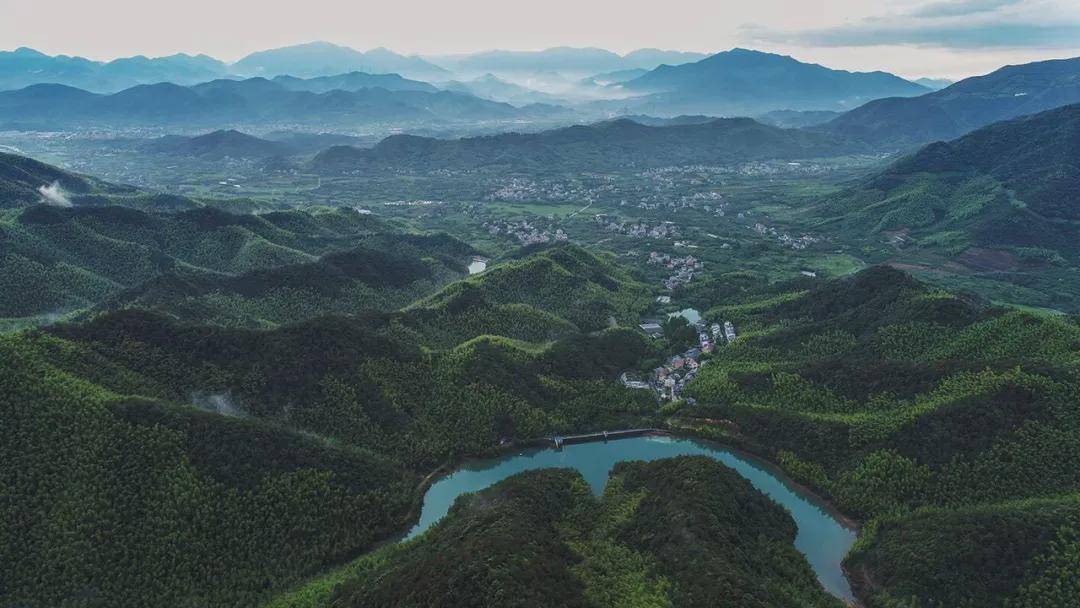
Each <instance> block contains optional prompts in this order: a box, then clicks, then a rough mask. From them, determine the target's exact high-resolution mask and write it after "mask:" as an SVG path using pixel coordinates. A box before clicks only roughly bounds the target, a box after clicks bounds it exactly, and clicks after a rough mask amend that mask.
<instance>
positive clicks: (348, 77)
mask: <svg viewBox="0 0 1080 608" xmlns="http://www.w3.org/2000/svg"><path fill="white" fill-rule="evenodd" d="M273 81H274V82H276V83H277V84H280V85H281V86H283V87H285V88H286V89H289V90H290V91H309V92H311V93H329V92H330V91H359V90H361V89H386V90H387V91H424V92H426V93H435V92H436V91H438V90H439V89H438V88H437V87H435V86H434V85H431V84H428V83H426V82H423V81H420V80H410V79H408V78H402V77H401V76H399V75H398V74H368V73H367V72H348V73H346V74H335V75H333V76H316V77H314V78H297V77H296V76H275V77H274V78H273Z"/></svg>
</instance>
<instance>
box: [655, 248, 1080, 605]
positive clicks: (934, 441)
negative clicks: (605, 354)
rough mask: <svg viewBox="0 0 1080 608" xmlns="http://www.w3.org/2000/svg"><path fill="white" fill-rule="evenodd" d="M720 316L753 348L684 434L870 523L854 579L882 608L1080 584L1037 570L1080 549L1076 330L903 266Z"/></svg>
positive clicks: (706, 384) (724, 360) (697, 389)
mask: <svg viewBox="0 0 1080 608" xmlns="http://www.w3.org/2000/svg"><path fill="white" fill-rule="evenodd" d="M706 316H707V317H712V318H721V319H726V320H730V321H731V322H732V323H734V325H735V326H736V327H737V328H742V329H741V330H740V331H742V333H741V334H740V337H739V338H738V339H737V340H736V341H735V342H734V343H732V344H729V345H727V346H726V347H723V348H718V349H717V350H716V352H715V353H714V355H713V357H712V358H711V359H710V360H709V364H708V365H707V366H704V367H703V368H702V370H701V372H700V373H699V375H698V377H697V379H696V380H695V381H694V382H693V383H692V384H691V385H690V386H689V387H688V389H687V390H688V393H689V395H690V396H691V397H693V398H694V399H696V404H695V405H693V406H689V407H686V406H684V407H683V408H681V410H680V411H679V412H678V414H676V415H677V416H678V417H679V418H680V419H681V420H680V426H683V427H684V428H691V429H695V431H696V432H698V433H700V434H701V435H703V436H705V437H713V438H717V439H720V440H723V441H730V442H735V443H736V444H737V445H743V446H746V447H749V448H750V449H752V450H755V451H758V452H760V453H763V454H766V455H768V456H771V457H772V458H773V459H775V460H776V461H777V462H779V463H780V464H781V466H782V467H783V468H784V469H785V470H787V471H788V472H789V473H790V474H791V475H793V476H794V477H795V478H796V479H797V480H798V481H801V482H803V483H806V484H809V485H811V486H812V487H814V488H816V489H817V490H818V491H820V492H821V493H823V494H824V495H826V496H828V497H829V498H830V499H831V500H832V501H833V503H834V504H835V505H836V506H837V507H838V508H839V509H840V510H841V511H842V512H844V513H845V514H849V515H851V516H854V517H857V518H860V519H861V520H863V521H864V522H869V523H867V524H866V525H865V526H864V527H863V532H862V536H861V538H860V541H859V543H858V544H857V546H856V548H855V550H854V552H853V554H852V557H851V558H850V561H849V563H848V564H847V565H848V571H849V572H851V573H852V574H853V577H852V580H853V583H854V585H855V587H856V588H857V589H860V590H861V591H862V593H861V595H860V597H861V599H863V600H865V601H866V603H867V605H871V606H882V607H884V606H890V605H897V604H896V602H900V603H903V602H907V601H909V600H908V598H911V597H917V598H918V600H917V603H919V604H920V605H922V604H927V605H929V604H930V603H932V602H937V601H945V602H946V603H962V602H963V601H967V600H966V599H963V600H962V599H961V598H978V599H977V600H976V601H977V603H978V604H979V605H986V606H996V607H1002V606H1011V605H1014V602H1017V601H1019V599H1020V598H1024V597H1028V591H1027V590H1026V587H1027V586H1029V585H1031V584H1033V583H1032V581H1035V580H1038V581H1040V582H1039V586H1040V588H1041V589H1042V590H1043V591H1048V590H1052V589H1054V588H1055V587H1054V586H1055V585H1063V586H1064V587H1067V586H1068V585H1067V583H1066V581H1067V580H1069V579H1068V575H1065V574H1063V572H1064V571H1063V570H1056V571H1053V572H1050V571H1047V570H1045V569H1044V568H1043V566H1041V565H1038V564H1041V563H1042V562H1038V561H1033V560H1035V559H1037V558H1036V556H1039V555H1045V556H1046V559H1054V560H1060V559H1063V558H1065V556H1066V555H1067V554H1068V553H1069V552H1070V551H1072V549H1066V550H1062V549H1061V546H1060V545H1058V544H1055V541H1054V540H1053V539H1055V538H1058V537H1059V530H1061V529H1064V528H1068V527H1069V526H1070V522H1073V521H1075V513H1076V510H1077V508H1078V503H1077V498H1076V495H1077V492H1078V491H1080V476H1078V475H1077V474H1076V471H1077V467H1078V466H1080V462H1078V461H1077V455H1076V452H1075V450H1074V449H1073V448H1074V446H1076V445H1080V409H1078V408H1077V407H1076V399H1075V395H1077V394H1080V392H1078V391H1080V376H1078V375H1077V370H1078V369H1080V368H1078V367H1077V364H1078V363H1080V325H1078V324H1077V322H1076V320H1075V319H1072V318H1069V317H1064V316H1058V317H1048V316H1036V315H1032V314H1029V313H1025V312H1020V311H1016V310H1005V309H996V308H993V307H990V306H989V305H987V304H986V303H984V302H978V301H974V300H973V299H971V298H968V297H963V296H957V295H955V294H951V293H948V292H945V291H942V290H940V289H935V288H933V287H930V286H928V285H926V284H924V283H921V282H919V281H916V280H913V279H912V278H910V277H908V276H907V275H905V274H904V273H902V272H900V271H898V270H896V269H893V268H887V267H873V268H870V269H867V270H864V271H862V272H860V273H858V274H856V275H854V276H851V277H847V278H845V279H837V280H830V281H822V282H817V281H815V282H809V283H807V284H801V285H800V284H787V285H778V286H775V287H774V288H773V289H772V290H771V291H766V292H759V293H744V294H734V295H732V296H730V297H729V298H727V299H726V300H725V301H724V302H722V303H719V304H718V305H717V306H716V307H714V308H712V309H710V310H708V311H707V312H706ZM1047 463H1052V464H1047ZM1027 503H1031V504H1030V505H1029V504H1027ZM1036 513H1038V514H1036ZM1069 538H1071V536H1069ZM1069 542H1072V541H1069ZM1070 546H1071V545H1070ZM915 547H927V548H928V550H929V551H930V554H932V555H933V556H934V557H932V558H924V557H922V556H921V550H916V549H914V548H915ZM1004 547H1009V549H1003V548H1004ZM1040 559H1041V558H1040ZM864 568H865V569H864ZM988 572H992V573H993V574H991V575H987V574H985V573H988ZM1032 597H1036V596H1032ZM1038 597H1045V596H1042V595H1039V596H1038ZM943 598H949V599H948V600H946V599H943ZM1066 604H1067V603H1066ZM1020 605H1024V604H1022V603H1021V604H1020ZM1032 605H1038V604H1037V603H1036V604H1032ZM1049 605H1054V604H1053V602H1051V603H1050V604H1049Z"/></svg>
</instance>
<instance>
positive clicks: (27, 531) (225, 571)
mask: <svg viewBox="0 0 1080 608" xmlns="http://www.w3.org/2000/svg"><path fill="white" fill-rule="evenodd" d="M91 371H93V372H94V374H97V375H109V376H110V378H111V381H112V384H113V385H114V386H115V387H116V388H118V389H120V392H114V391H112V390H109V389H107V388H104V387H103V386H101V385H99V384H96V383H94V382H92V381H91V380H89V379H87V378H86V377H84V376H88V375H90V374H89V372H91ZM143 387H147V383H146V382H145V381H144V380H143V379H141V378H139V377H138V376H137V375H136V374H134V373H131V372H129V371H126V370H123V369H121V368H120V367H119V366H117V365H116V364H114V363H111V362H109V361H107V360H105V359H103V358H102V357H100V356H98V355H96V354H95V353H94V352H93V351H92V350H90V349H86V348H83V347H81V346H79V345H78V344H75V343H72V342H68V341H64V340H59V339H56V338H54V337H49V336H15V337H10V336H7V337H0V389H2V390H0V394H2V395H3V398H0V417H2V419H3V421H4V434H5V440H4V442H3V444H2V445H0V481H2V483H3V486H4V488H5V491H4V494H5V499H4V500H3V501H2V502H0V541H2V542H0V571H3V572H4V581H3V584H2V585H0V604H3V605H5V606H8V605H11V606H34V607H36V606H42V607H44V606H61V605H108V606H147V605H192V604H202V605H249V606H250V605H255V604H257V602H258V601H260V598H265V597H266V596H267V594H270V593H273V592H274V590H275V589H281V588H283V587H287V586H288V585H289V584H290V581H295V580H297V579H298V578H299V577H303V576H309V575H311V574H314V573H316V572H319V571H321V570H323V569H325V568H326V567H327V566H328V565H330V564H333V563H335V562H337V561H340V560H342V559H345V558H349V557H351V556H353V555H356V554H357V553H359V552H360V551H362V550H364V549H366V548H368V547H370V546H371V545H372V543H374V542H375V541H377V540H380V539H383V538H385V537H387V536H389V535H390V534H391V533H393V532H394V531H396V530H398V529H400V528H401V527H402V526H403V525H404V523H405V521H406V519H407V518H408V514H409V511H410V509H411V508H412V505H413V501H414V500H415V499H416V494H415V487H416V484H417V482H418V480H419V477H418V476H417V475H415V474H413V473H411V472H409V471H408V470H406V469H405V468H403V467H402V466H401V464H400V463H397V462H394V461H392V460H390V459H387V458H385V457H383V456H378V455H376V454H373V453H372V452H370V451H368V450H364V449H361V448H357V447H354V446H346V445H341V444H332V443H330V442H327V441H325V440H322V439H318V438H314V437H311V436H305V435H301V434H298V433H296V432H293V431H289V430H286V429H283V428H280V427H278V426H275V425H268V424H265V423H263V422H260V421H258V420H256V419H252V418H235V417H228V416H223V415H220V414H218V413H211V412H206V411H201V410H199V409H195V408H193V407H188V406H182V405H172V404H166V403H163V402H161V401H158V400H154V399H148V398H144V397H135V396H128V394H134V393H136V392H141V393H143V394H146V393H149V392H150V391H149V390H146V391H144V390H142V389H143ZM185 401H186V400H185ZM134 564H138V565H137V567H135V566H134Z"/></svg>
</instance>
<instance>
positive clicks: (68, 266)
mask: <svg viewBox="0 0 1080 608" xmlns="http://www.w3.org/2000/svg"><path fill="white" fill-rule="evenodd" d="M387 230H388V229H387V227H386V226H385V224H384V223H383V222H382V221H380V220H378V219H377V218H375V217H373V216H371V215H362V214H360V213H357V212H355V211H353V210H351V209H337V210H314V211H312V212H304V211H282V212H273V213H266V214H261V215H258V216H255V215H238V214H232V213H227V212H225V211H220V210H217V209H213V208H197V209H192V210H189V211H182V212H179V213H156V212H147V211H140V210H137V209H130V208H125V207H115V206H106V207H84V206H78V207H71V208H61V207H55V206H49V205H36V206H32V207H27V208H25V209H15V210H10V211H7V212H4V213H0V235H2V236H3V239H2V240H0V253H2V255H0V285H2V288H0V318H3V317H30V316H33V315H40V314H44V313H57V314H58V313H65V312H69V311H71V310H74V309H78V308H84V307H88V306H92V305H94V304H96V303H98V302H101V301H102V300H104V299H105V298H106V297H108V296H109V295H112V294H115V293H117V292H119V291H120V290H122V289H124V288H128V287H134V286H136V285H139V284H141V283H143V282H145V281H148V280H150V279H152V278H154V277H157V276H160V275H162V274H164V273H188V272H196V271H204V272H210V273H218V274H220V273H227V274H237V273H243V272H247V271H251V270H255V269H266V268H273V267H277V266H282V265H288V264H299V263H307V262H313V261H315V260H316V258H317V257H318V256H320V255H323V254H326V253H330V252H332V251H336V250H340V249H345V248H348V247H350V246H354V245H355V243H356V240H357V239H358V238H360V237H363V236H366V235H371V234H373V233H376V232H384V231H387Z"/></svg>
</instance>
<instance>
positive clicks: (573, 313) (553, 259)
mask: <svg viewBox="0 0 1080 608" xmlns="http://www.w3.org/2000/svg"><path fill="white" fill-rule="evenodd" d="M463 296H466V297H467V299H469V300H475V299H483V300H485V301H488V302H492V303H496V304H526V305H528V306H531V307H533V308H536V309H539V310H543V311H546V312H548V313H551V314H554V315H556V316H558V317H562V318H564V319H567V320H569V321H571V322H573V323H574V324H575V325H577V326H578V327H579V328H581V329H583V330H586V331H591V330H595V329H601V328H604V327H607V326H609V325H610V324H611V321H610V319H614V320H615V321H616V322H619V323H620V324H621V325H624V326H633V325H634V324H635V323H636V321H637V315H639V314H641V313H642V312H643V311H644V310H645V309H646V308H647V307H648V305H649V303H650V302H651V300H652V294H651V292H650V290H649V289H648V288H647V287H646V286H645V285H644V284H642V283H641V282H639V281H637V280H636V279H634V278H633V277H632V276H630V275H629V274H628V273H627V272H626V270H624V269H623V268H621V267H620V266H618V265H617V264H616V263H615V262H614V261H612V260H611V259H608V258H605V257H601V256H598V255H594V254H592V253H590V252H589V251H587V250H585V249H584V248H582V247H579V246H576V245H559V246H555V247H551V248H548V249H543V250H540V251H537V252H535V253H532V254H529V255H526V256H524V257H523V258H521V259H520V260H511V261H508V262H506V263H504V264H499V265H497V266H495V267H494V268H491V269H489V270H488V271H487V272H485V273H483V274H481V275H479V276H476V277H471V278H469V279H466V280H464V281H460V282H458V283H454V284H452V285H449V286H448V287H446V288H445V289H443V290H442V291H440V292H439V293H436V294H434V295H432V296H431V297H429V298H427V299H425V300H423V301H422V302H420V303H419V304H418V306H428V307H430V306H443V307H445V306H448V305H452V304H453V303H455V302H456V303H459V304H458V305H460V303H461V302H462V301H464V300H465V299H466V298H463Z"/></svg>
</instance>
